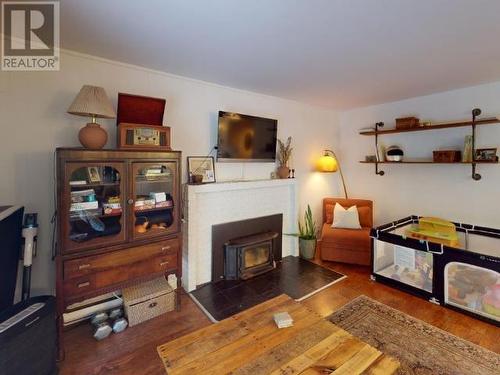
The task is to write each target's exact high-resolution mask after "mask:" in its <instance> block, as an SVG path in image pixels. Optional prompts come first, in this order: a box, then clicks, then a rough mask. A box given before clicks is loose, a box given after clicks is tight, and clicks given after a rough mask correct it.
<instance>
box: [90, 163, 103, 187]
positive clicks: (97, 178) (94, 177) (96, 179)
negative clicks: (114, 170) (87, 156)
mask: <svg viewBox="0 0 500 375" xmlns="http://www.w3.org/2000/svg"><path fill="white" fill-rule="evenodd" d="M87 177H88V180H89V183H91V184H98V183H100V182H101V174H100V173H99V167H87Z"/></svg>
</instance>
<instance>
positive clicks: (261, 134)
mask: <svg viewBox="0 0 500 375" xmlns="http://www.w3.org/2000/svg"><path fill="white" fill-rule="evenodd" d="M277 130H278V121H277V120H273V119H269V118H262V117H255V116H248V115H242V114H240V113H230V112H223V111H219V133H218V142H217V146H218V147H217V161H222V162H243V161H255V162H274V161H275V160H276V134H277Z"/></svg>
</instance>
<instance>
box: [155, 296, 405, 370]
mask: <svg viewBox="0 0 500 375" xmlns="http://www.w3.org/2000/svg"><path fill="white" fill-rule="evenodd" d="M283 311H287V312H288V313H289V314H290V315H291V316H292V318H293V319H294V325H293V326H292V327H289V328H284V329H278V328H277V327H276V324H275V323H274V320H273V315H274V314H275V313H276V312H283ZM158 354H159V355H160V358H161V359H162V361H163V363H164V365H165V369H166V370H167V373H168V374H169V375H184V374H189V375H191V374H204V375H220V374H228V373H231V374H234V375H254V374H274V375H295V374H312V375H318V374H324V373H325V372H328V373H334V374H341V375H342V374H349V375H351V374H364V375H386V374H393V373H394V372H395V371H396V370H397V368H398V367H399V363H398V362H397V361H396V360H394V359H392V358H390V357H387V356H385V355H383V354H382V353H381V352H379V351H378V350H377V349H375V348H373V347H371V346H370V345H368V344H365V343H363V342H362V341H361V340H359V339H357V338H355V337H354V336H352V335H351V334H349V333H348V332H346V331H344V330H342V329H341V328H339V327H337V326H335V325H334V324H332V323H331V322H329V321H326V320H324V319H322V318H321V316H319V315H318V314H316V313H314V312H312V311H311V310H310V309H308V308H306V307H305V306H304V305H302V304H300V303H298V302H295V301H293V300H292V299H291V298H290V297H288V296H285V295H281V296H279V297H277V298H274V299H272V300H269V301H266V302H264V303H263V304H260V305H257V306H254V307H253V308H251V309H249V310H246V311H243V312H241V313H239V314H237V315H235V316H233V317H230V318H228V319H226V320H224V321H222V322H220V323H217V324H214V325H212V326H209V327H206V328H203V329H201V330H199V331H196V332H193V333H190V334H188V335H186V336H183V337H180V338H178V339H176V340H173V341H171V342H169V343H166V344H164V345H161V346H159V347H158Z"/></svg>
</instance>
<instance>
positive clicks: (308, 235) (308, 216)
mask: <svg viewBox="0 0 500 375" xmlns="http://www.w3.org/2000/svg"><path fill="white" fill-rule="evenodd" d="M293 236H297V237H299V254H300V257H301V258H304V259H313V258H314V255H315V253H316V239H317V238H316V223H315V222H314V219H313V216H312V211H311V207H310V206H309V205H307V210H306V212H305V213H304V224H302V223H301V222H300V221H299V233H296V234H293Z"/></svg>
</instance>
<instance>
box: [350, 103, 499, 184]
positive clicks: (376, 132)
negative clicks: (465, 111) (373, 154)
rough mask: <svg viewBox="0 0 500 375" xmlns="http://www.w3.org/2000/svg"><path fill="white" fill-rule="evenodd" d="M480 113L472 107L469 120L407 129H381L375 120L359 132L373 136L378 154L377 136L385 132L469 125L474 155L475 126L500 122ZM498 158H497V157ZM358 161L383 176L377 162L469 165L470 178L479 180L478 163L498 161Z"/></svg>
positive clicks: (380, 125) (418, 130)
mask: <svg viewBox="0 0 500 375" xmlns="http://www.w3.org/2000/svg"><path fill="white" fill-rule="evenodd" d="M480 115H481V110H480V109H479V108H474V109H473V110H472V119H471V121H454V122H446V123H439V124H434V125H430V126H421V127H416V128H408V129H396V128H393V129H385V130H384V129H381V128H383V127H384V123H383V122H377V123H376V124H375V127H374V128H373V129H372V130H365V131H361V132H359V134H361V135H372V136H374V137H375V149H376V150H377V155H378V149H379V144H378V137H379V136H381V135H385V134H396V133H414V132H421V131H428V130H438V129H449V128H460V127H465V126H470V127H471V129H472V142H471V143H472V145H471V150H472V155H473V157H474V155H476V128H477V126H480V125H492V124H500V118H498V117H490V118H484V119H481V120H478V119H477V117H478V116H480ZM497 159H498V158H497ZM360 163H364V164H374V165H375V174H377V175H378V176H383V175H384V174H385V172H384V171H382V170H380V168H379V164H443V165H444V164H463V165H470V166H471V168H472V179H473V180H475V181H479V180H480V179H481V175H480V174H479V173H476V167H477V165H478V164H498V161H483V160H474V161H471V162H451V163H448V162H437V161H434V160H432V159H420V160H419V159H414V160H411V159H410V160H404V161H364V160H363V161H360Z"/></svg>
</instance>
